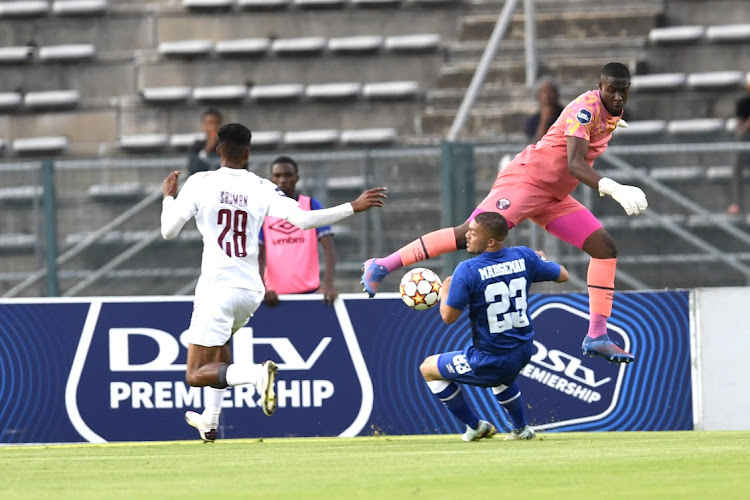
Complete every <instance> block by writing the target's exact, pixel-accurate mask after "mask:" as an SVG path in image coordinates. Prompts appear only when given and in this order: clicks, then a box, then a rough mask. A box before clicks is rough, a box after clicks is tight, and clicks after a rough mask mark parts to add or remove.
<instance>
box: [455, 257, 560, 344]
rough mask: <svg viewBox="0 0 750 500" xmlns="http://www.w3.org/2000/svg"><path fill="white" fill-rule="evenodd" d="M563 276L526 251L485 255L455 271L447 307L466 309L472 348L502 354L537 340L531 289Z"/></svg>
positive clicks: (461, 265) (551, 266)
mask: <svg viewBox="0 0 750 500" xmlns="http://www.w3.org/2000/svg"><path fill="white" fill-rule="evenodd" d="M559 276H560V265H559V264H556V263H554V262H551V261H548V260H546V259H543V258H541V257H539V255H537V254H536V253H535V252H534V251H533V250H532V249H530V248H527V247H507V248H503V249H501V250H498V251H497V252H484V253H482V254H480V255H478V256H476V257H474V258H473V259H469V260H465V261H463V262H461V263H460V264H459V265H458V267H456V270H455V272H454V273H453V279H452V281H451V284H450V289H449V291H448V298H447V301H446V304H447V305H449V306H451V307H453V308H455V309H458V310H462V309H463V308H464V307H466V306H467V305H468V306H469V319H470V320H471V330H472V337H473V341H474V347H476V348H477V349H479V350H480V351H482V352H484V353H488V354H502V353H503V352H505V351H507V350H508V349H511V348H514V347H516V346H518V345H519V344H521V343H523V342H524V341H526V340H528V339H530V338H531V337H532V336H533V335H534V330H533V328H532V326H531V321H530V319H529V316H528V310H527V304H526V299H527V297H528V294H529V288H530V287H531V284H532V283H534V282H539V281H555V280H556V279H557V278H558V277H559Z"/></svg>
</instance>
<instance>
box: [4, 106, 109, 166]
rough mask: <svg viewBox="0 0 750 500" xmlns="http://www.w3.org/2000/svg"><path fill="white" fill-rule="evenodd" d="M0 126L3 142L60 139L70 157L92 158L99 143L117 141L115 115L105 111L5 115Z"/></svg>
mask: <svg viewBox="0 0 750 500" xmlns="http://www.w3.org/2000/svg"><path fill="white" fill-rule="evenodd" d="M0 123H3V124H4V125H6V126H7V127H5V128H4V130H6V131H7V133H8V137H7V139H18V138H24V137H46V136H57V135H64V136H66V137H67V138H68V140H69V141H70V143H71V145H70V148H69V149H68V154H70V155H76V154H80V155H88V156H96V155H98V154H100V153H101V151H100V146H101V143H108V142H111V141H113V140H114V139H115V138H116V137H117V134H116V123H117V112H116V110H115V109H114V108H109V107H107V108H90V109H74V110H65V111H44V112H37V113H33V114H31V113H29V114H23V113H19V114H8V115H5V116H0Z"/></svg>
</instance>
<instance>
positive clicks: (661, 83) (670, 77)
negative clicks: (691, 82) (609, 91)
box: [630, 73, 687, 90]
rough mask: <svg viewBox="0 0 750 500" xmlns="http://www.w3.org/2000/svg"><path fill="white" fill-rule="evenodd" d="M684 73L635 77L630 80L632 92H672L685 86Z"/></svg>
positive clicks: (685, 78)
mask: <svg viewBox="0 0 750 500" xmlns="http://www.w3.org/2000/svg"><path fill="white" fill-rule="evenodd" d="M686 80H687V76H686V75H685V73H656V74H653V75H635V76H633V77H632V78H631V80H630V88H631V89H632V90H636V89H638V90H673V89H677V88H680V87H682V86H684V85H685V82H686Z"/></svg>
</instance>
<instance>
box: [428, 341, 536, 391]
mask: <svg viewBox="0 0 750 500" xmlns="http://www.w3.org/2000/svg"><path fill="white" fill-rule="evenodd" d="M533 353H534V342H533V341H532V340H531V339H529V340H527V341H525V342H524V343H523V344H521V345H519V346H518V347H514V348H512V349H509V350H508V351H507V352H505V353H503V354H487V353H484V352H481V351H480V350H479V349H477V348H476V347H474V346H473V345H472V346H469V347H467V348H466V349H464V350H462V351H451V352H444V353H442V354H440V355H439V357H438V370H440V375H442V377H443V378H444V379H446V380H452V381H454V382H458V383H461V384H468V385H475V386H478V387H497V386H499V385H511V384H512V383H513V381H514V380H516V377H517V376H518V374H519V372H520V371H521V369H522V368H523V367H524V366H526V365H527V364H528V362H529V361H531V355H532V354H533Z"/></svg>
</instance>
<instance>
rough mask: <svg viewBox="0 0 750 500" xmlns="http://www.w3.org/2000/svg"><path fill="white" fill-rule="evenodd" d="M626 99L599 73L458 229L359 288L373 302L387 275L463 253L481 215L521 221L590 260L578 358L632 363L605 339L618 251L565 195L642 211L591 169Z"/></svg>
mask: <svg viewBox="0 0 750 500" xmlns="http://www.w3.org/2000/svg"><path fill="white" fill-rule="evenodd" d="M629 91H630V72H629V71H628V68H627V67H626V66H624V65H622V64H620V63H615V62H613V63H609V64H607V65H606V66H604V67H603V68H602V71H601V76H600V79H599V88H598V89H596V90H590V91H588V92H585V93H583V94H581V95H580V96H578V97H577V98H576V99H575V100H573V101H572V102H571V103H570V104H568V105H567V106H566V107H565V109H564V110H563V112H562V113H561V115H560V117H559V118H558V119H557V121H555V123H554V124H553V125H552V127H550V129H549V130H548V131H547V133H546V134H545V135H544V137H542V139H541V140H540V141H539V142H538V143H536V144H533V145H530V146H528V147H527V148H526V149H525V150H523V151H522V152H521V153H519V154H518V155H517V156H516V157H515V159H514V160H513V161H512V162H511V163H510V164H508V165H507V166H506V168H505V169H503V170H502V172H500V173H499V174H498V176H497V178H496V179H495V183H494V184H493V186H492V189H491V191H490V193H489V195H487V197H486V198H485V199H484V200H483V201H482V202H481V203H480V204H479V206H478V207H477V208H476V210H474V212H473V213H472V214H471V216H470V217H469V218H468V219H467V220H466V222H464V223H463V224H462V225H460V226H457V227H454V228H444V229H439V230H437V231H434V232H432V233H428V234H425V235H423V236H422V237H420V238H418V239H416V240H414V241H412V242H411V243H409V244H408V245H406V246H404V247H402V248H401V249H399V250H398V251H396V252H394V253H393V254H391V255H389V256H387V257H383V258H378V259H370V260H368V261H366V262H365V263H364V266H363V271H364V273H363V275H362V283H363V285H364V289H365V291H366V292H367V293H368V294H369V295H370V297H373V296H374V295H375V294H376V293H377V291H378V287H379V285H380V283H381V282H382V281H383V279H384V278H385V277H386V276H387V275H388V273H390V272H392V271H394V270H396V269H399V268H401V267H403V266H408V265H411V264H414V263H416V262H420V261H423V260H426V259H429V258H432V257H437V256H438V255H442V254H444V253H448V252H455V251H456V250H458V249H459V248H464V247H465V246H466V232H467V230H468V228H469V222H471V220H473V219H474V217H475V216H476V215H477V214H478V213H481V212H498V213H500V214H502V215H503V216H504V217H505V218H506V219H507V221H508V225H509V226H510V227H511V228H512V227H513V226H515V225H518V224H519V223H521V222H522V221H524V220H526V219H530V220H531V221H532V222H534V223H536V224H538V225H539V226H541V227H543V228H544V229H546V230H547V231H548V232H549V233H550V234H552V235H554V236H556V237H557V238H559V239H561V240H563V241H566V242H568V243H570V244H571V245H574V246H576V247H578V248H580V249H582V250H583V251H584V252H586V253H587V254H589V255H590V256H591V260H590V262H589V268H588V273H587V278H586V282H587V285H588V291H589V310H590V321H589V330H588V333H587V335H586V337H585V338H584V340H583V345H582V348H583V352H584V354H590V355H598V356H602V357H604V358H606V359H607V360H609V361H612V362H616V363H629V362H631V361H633V359H634V358H633V356H632V355H631V354H629V353H627V352H625V351H623V350H622V349H621V348H620V347H618V346H617V345H616V344H615V343H614V342H612V341H611V340H610V338H609V336H608V335H607V318H609V316H610V315H611V313H612V299H613V297H614V287H615V268H616V266H617V246H616V245H615V242H614V240H613V239H612V237H611V236H610V235H609V233H608V232H607V231H606V230H605V229H604V228H603V227H602V224H601V223H600V222H599V220H598V219H597V218H596V217H594V215H593V214H592V213H591V212H590V211H589V210H588V209H587V208H586V207H584V206H583V205H582V204H581V203H579V202H578V201H577V200H575V199H573V198H572V197H571V196H570V194H571V193H572V192H573V190H574V189H575V188H576V186H578V184H579V183H580V182H582V183H584V184H586V185H587V186H589V187H591V188H593V189H596V190H597V191H599V194H600V195H602V196H604V195H609V196H611V197H612V198H614V199H615V201H617V202H618V203H619V204H620V205H622V207H623V208H624V209H625V212H626V213H627V214H628V215H638V214H640V213H642V212H643V211H644V210H646V207H647V206H648V203H647V201H646V195H645V194H644V193H643V191H641V190H640V189H639V188H637V187H635V186H627V185H624V184H619V183H617V182H615V181H614V180H612V179H610V178H608V177H602V176H601V175H599V174H598V173H596V171H595V170H594V168H593V163H594V160H595V159H596V158H598V157H599V156H601V155H602V153H604V151H605V150H606V149H607V145H608V143H609V140H610V138H611V137H612V132H613V131H614V130H615V128H616V127H617V125H618V123H619V122H620V119H621V118H622V112H623V110H624V108H625V103H626V102H627V100H628V92H629Z"/></svg>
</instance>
